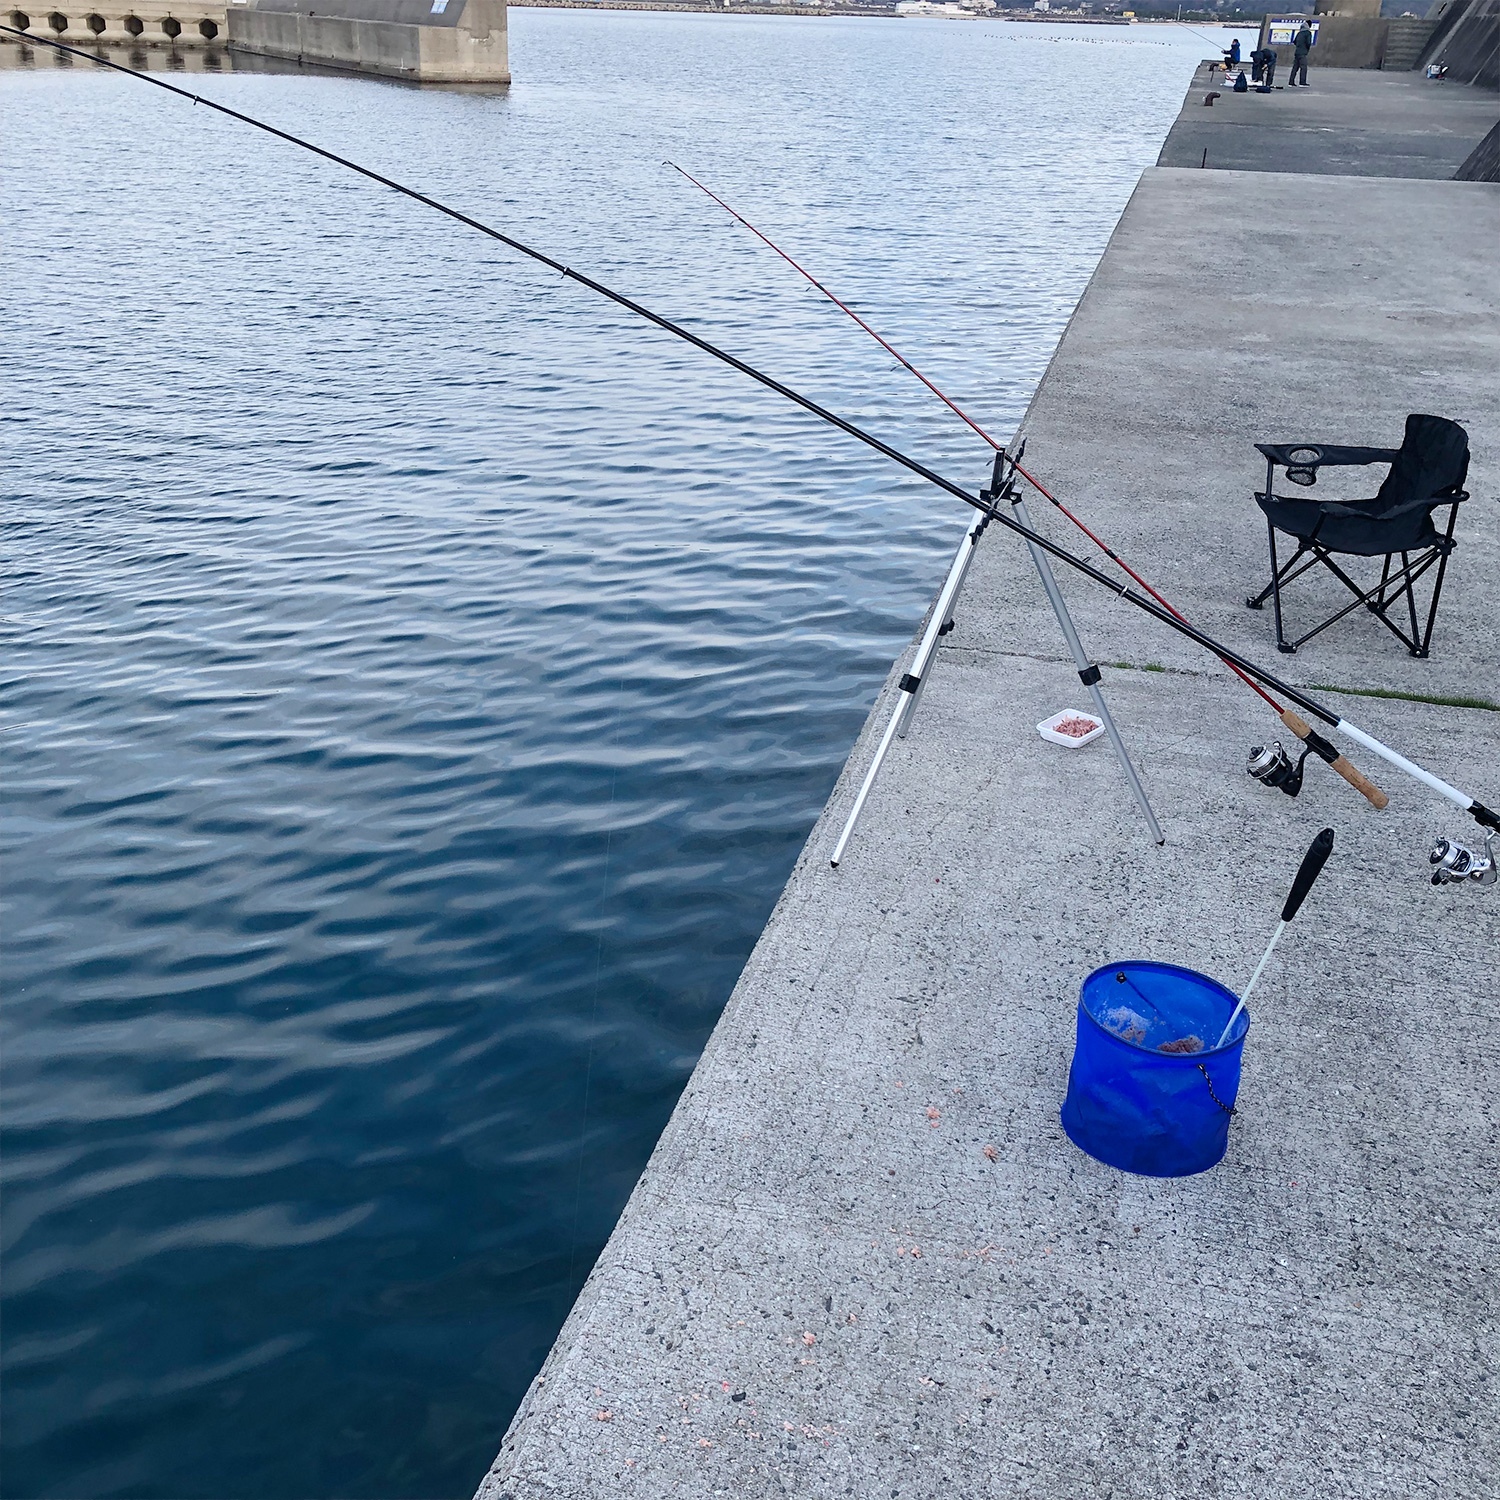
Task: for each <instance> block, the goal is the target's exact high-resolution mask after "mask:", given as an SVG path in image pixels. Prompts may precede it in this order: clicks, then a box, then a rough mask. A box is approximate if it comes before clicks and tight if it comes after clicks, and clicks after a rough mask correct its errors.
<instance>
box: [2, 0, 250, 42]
mask: <svg viewBox="0 0 1500 1500" xmlns="http://www.w3.org/2000/svg"><path fill="white" fill-rule="evenodd" d="M54 7H55V8H54ZM0 17H3V18H4V21H5V24H6V25H7V26H14V27H15V28H16V29H17V30H18V31H27V32H30V33H31V34H32V35H34V36H43V37H48V38H50V39H51V40H53V41H58V42H66V43H67V45H68V46H70V47H98V46H104V47H209V46H217V47H222V46H224V45H225V42H226V39H227V38H226V18H225V5H224V3H223V0H219V3H216V4H215V3H208V4H191V3H189V4H177V3H175V0H172V3H168V4H159V3H156V0H148V3H145V4H140V5H132V4H130V3H129V0H106V3H93V0H84V3H82V4H69V3H68V0H52V4H49V5H45V6H43V5H38V6H35V7H33V8H30V9H26V8H22V7H19V6H16V5H10V6H7V7H6V8H5V9H4V10H3V11H0ZM59 21H61V22H62V25H61V26H59V25H58V22H59ZM0 40H3V41H5V42H15V40H16V39H15V38H14V37H10V36H6V37H3V38H0ZM18 45H19V44H18Z"/></svg>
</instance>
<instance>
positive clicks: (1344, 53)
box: [1259, 11, 1390, 77]
mask: <svg viewBox="0 0 1500 1500" xmlns="http://www.w3.org/2000/svg"><path fill="white" fill-rule="evenodd" d="M1276 14H1277V15H1278V16H1289V15H1295V14H1296V12H1295V11H1278V12H1277V13H1276ZM1308 19H1309V20H1311V19H1312V17H1309V18H1308ZM1269 20H1270V17H1269V16H1267V17H1266V19H1265V20H1264V21H1262V22H1261V26H1260V42H1259V45H1260V46H1262V47H1263V46H1265V44H1266V36H1267V33H1268V31H1269V26H1268V24H1267V23H1268V22H1269ZM1317 20H1318V41H1317V45H1316V46H1315V47H1314V48H1313V49H1312V52H1311V53H1310V54H1309V56H1308V59H1307V65H1308V67H1309V68H1378V67H1380V65H1381V63H1382V62H1383V61H1384V60H1385V38H1386V31H1387V28H1388V26H1389V24H1390V23H1389V22H1387V21H1382V20H1381V19H1380V18H1379V17H1378V16H1344V15H1320V16H1318V18H1317ZM1291 66H1292V49H1291V47H1277V49H1276V71H1277V74H1278V76H1281V77H1285V75H1286V71H1287V70H1288V69H1290V68H1291Z"/></svg>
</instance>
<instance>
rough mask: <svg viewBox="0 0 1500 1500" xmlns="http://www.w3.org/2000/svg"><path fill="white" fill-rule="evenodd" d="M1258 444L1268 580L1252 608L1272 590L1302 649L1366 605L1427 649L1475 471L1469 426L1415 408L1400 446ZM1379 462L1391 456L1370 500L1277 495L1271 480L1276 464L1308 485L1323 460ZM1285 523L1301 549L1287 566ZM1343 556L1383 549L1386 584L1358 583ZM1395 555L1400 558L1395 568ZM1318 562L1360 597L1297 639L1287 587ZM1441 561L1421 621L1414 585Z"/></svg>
mask: <svg viewBox="0 0 1500 1500" xmlns="http://www.w3.org/2000/svg"><path fill="white" fill-rule="evenodd" d="M1255 446H1256V447H1257V448H1258V449H1259V450H1260V451H1261V453H1262V454H1264V455H1265V459H1266V488H1265V491H1264V493H1257V495H1256V496H1255V501H1256V504H1257V505H1259V506H1260V508H1261V510H1262V512H1263V513H1264V514H1265V517H1266V521H1267V535H1268V539H1269V542H1270V550H1271V582H1270V583H1269V584H1267V585H1266V587H1265V588H1264V589H1263V590H1262V591H1261V592H1260V593H1259V594H1258V595H1256V596H1255V597H1254V598H1252V599H1247V600H1246V601H1245V602H1246V604H1248V605H1249V606H1250V608H1251V609H1259V608H1260V607H1261V606H1262V605H1263V604H1264V603H1265V601H1266V600H1267V599H1268V598H1272V597H1274V599H1275V602H1276V644H1277V646H1278V648H1279V649H1280V650H1282V651H1295V650H1296V649H1297V648H1298V646H1300V645H1302V644H1304V643H1305V642H1306V641H1309V640H1311V639H1312V638H1313V636H1315V635H1318V634H1320V633H1321V632H1322V631H1324V630H1326V629H1327V628H1328V627H1329V626H1330V625H1332V624H1334V623H1335V622H1336V621H1338V620H1341V619H1343V618H1344V616H1345V615H1347V614H1349V613H1350V612H1351V611H1352V610H1355V609H1358V608H1359V607H1360V606H1361V605H1363V606H1364V607H1365V608H1366V609H1368V610H1369V611H1370V612H1371V613H1372V614H1374V615H1375V616H1376V617H1377V618H1378V619H1379V620H1380V622H1381V623H1382V624H1383V625H1384V626H1385V627H1386V628H1387V629H1388V630H1390V631H1391V632H1392V634H1394V635H1395V636H1396V637H1397V638H1398V639H1400V640H1401V641H1402V642H1404V643H1405V645H1406V646H1407V648H1408V649H1409V650H1410V651H1411V653H1412V654H1413V655H1414V656H1426V655H1427V648H1428V643H1429V642H1430V640H1431V638H1432V627H1433V622H1434V621H1435V620H1436V618H1437V607H1438V599H1439V598H1440V596H1441V594H1442V589H1443V575H1444V573H1445V572H1446V570H1447V566H1448V557H1449V554H1450V553H1451V552H1452V550H1453V545H1454V543H1453V527H1454V522H1455V520H1456V518H1457V515H1458V507H1459V504H1460V503H1461V502H1462V501H1464V500H1467V499H1468V498H1469V497H1468V494H1467V492H1466V491H1465V490H1464V488H1463V485H1464V480H1465V479H1466V478H1467V476H1468V471H1469V435H1468V433H1467V432H1465V431H1464V429H1463V428H1462V427H1461V426H1459V424H1458V423H1457V422H1454V421H1450V420H1449V419H1448V418H1447V417H1434V416H1429V415H1426V414H1424V413H1419V412H1414V413H1412V414H1411V415H1410V416H1409V417H1407V419H1406V432H1405V436H1404V437H1403V439H1402V443H1401V446H1400V447H1399V448H1366V447H1353V446H1346V445H1340V444H1332V443H1257V444H1256V445H1255ZM1375 463H1388V464H1389V465H1390V470H1389V472H1388V473H1387V474H1386V476H1385V478H1384V480H1382V482H1381V485H1380V488H1379V490H1378V491H1377V492H1376V493H1375V494H1374V495H1372V496H1371V497H1370V498H1369V499H1368V500H1354V501H1348V502H1341V501H1319V500H1314V499H1312V498H1311V497H1310V496H1308V497H1306V498H1304V497H1302V496H1294V495H1278V494H1276V493H1275V490H1274V487H1273V484H1272V480H1273V478H1274V476H1275V471H1276V468H1277V466H1278V465H1279V466H1280V467H1282V468H1284V469H1285V470H1286V477H1287V479H1288V480H1290V481H1291V482H1292V483H1293V484H1298V485H1302V486H1304V487H1306V486H1311V485H1314V484H1316V483H1317V479H1318V470H1319V469H1321V468H1334V467H1337V468H1344V467H1350V466H1363V465H1367V464H1375ZM1443 506H1448V507H1449V510H1448V518H1447V529H1446V531H1445V532H1439V531H1438V529H1437V527H1436V526H1435V525H1434V523H1433V512H1434V511H1435V510H1439V509H1441V508H1442V507H1443ZM1278 531H1280V532H1283V533H1285V534H1286V535H1288V536H1290V537H1294V538H1295V539H1296V542H1297V548H1296V552H1295V555H1294V556H1293V557H1292V558H1291V559H1290V560H1289V561H1288V562H1286V563H1285V564H1282V563H1281V562H1280V560H1279V559H1278V557H1277V548H1276V533H1277V532H1278ZM1340 554H1344V555H1349V556H1354V557H1383V558H1384V559H1385V562H1384V566H1383V568H1382V571H1381V575H1380V580H1379V582H1378V583H1376V584H1375V585H1374V586H1373V587H1370V588H1363V587H1362V586H1361V585H1359V584H1357V583H1356V582H1355V581H1354V580H1353V579H1352V578H1351V577H1350V576H1349V574H1348V573H1346V572H1345V571H1344V570H1343V568H1342V567H1340V566H1339V564H1338V562H1337V561H1336V558H1337V556H1338V555H1340ZM1398 555H1399V557H1400V560H1401V566H1400V567H1399V568H1395V567H1394V563H1395V559H1396V558H1397V556H1398ZM1304 558H1306V561H1304V560H1303V559H1304ZM1320 563H1321V564H1322V565H1323V567H1325V568H1326V569H1328V571H1329V572H1331V573H1332V574H1333V575H1334V576H1335V577H1336V578H1337V579H1338V580H1339V582H1340V583H1342V584H1343V585H1344V587H1345V588H1346V589H1348V591H1349V592H1350V593H1351V594H1353V595H1354V603H1353V604H1349V605H1346V606H1345V607H1344V608H1343V609H1341V610H1339V611H1338V613H1337V614H1334V615H1332V616H1330V617H1329V618H1328V619H1327V620H1325V621H1323V623H1322V624H1321V625H1318V626H1316V627H1315V628H1314V629H1312V630H1310V631H1308V632H1307V633H1306V634H1305V635H1303V636H1301V637H1300V638H1299V639H1297V640H1295V641H1288V640H1287V639H1286V637H1285V635H1284V633H1283V623H1282V607H1281V591H1282V589H1283V588H1284V587H1285V586H1286V585H1287V584H1289V583H1291V582H1292V581H1293V580H1294V579H1296V578H1299V577H1300V576H1301V575H1302V574H1303V573H1305V572H1306V571H1307V570H1308V569H1309V568H1311V567H1315V566H1317V565H1318V564H1320ZM1434 565H1436V568H1437V572H1436V575H1435V581H1434V583H1433V587H1432V596H1431V601H1430V603H1429V606H1428V609H1427V620H1426V625H1425V627H1423V626H1421V625H1420V624H1419V621H1418V618H1417V601H1416V595H1415V592H1414V587H1415V584H1416V582H1417V580H1418V579H1419V578H1420V577H1421V576H1422V575H1423V574H1424V573H1426V572H1427V570H1428V569H1429V568H1432V567H1433V566H1434ZM1398 603H1400V604H1404V614H1405V616H1406V617H1407V619H1408V620H1409V624H1410V632H1409V633H1408V631H1407V630H1406V629H1403V628H1402V626H1401V625H1398V624H1397V623H1396V622H1395V620H1393V619H1392V618H1391V611H1392V610H1393V609H1394V608H1395V607H1396V606H1397V604H1398Z"/></svg>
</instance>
